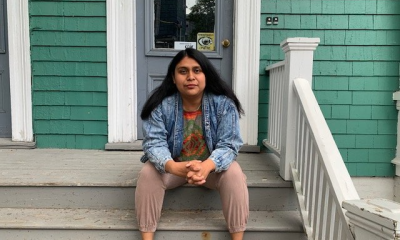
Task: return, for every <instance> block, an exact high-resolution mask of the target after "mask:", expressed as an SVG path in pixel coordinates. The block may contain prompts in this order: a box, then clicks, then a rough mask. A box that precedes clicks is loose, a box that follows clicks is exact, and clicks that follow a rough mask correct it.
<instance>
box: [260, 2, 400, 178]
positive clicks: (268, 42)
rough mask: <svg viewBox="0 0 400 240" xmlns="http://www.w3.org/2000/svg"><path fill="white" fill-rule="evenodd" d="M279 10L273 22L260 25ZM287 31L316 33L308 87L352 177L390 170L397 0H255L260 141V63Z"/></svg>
mask: <svg viewBox="0 0 400 240" xmlns="http://www.w3.org/2000/svg"><path fill="white" fill-rule="evenodd" d="M267 17H278V18H279V24H278V25H266V18H267ZM288 37H318V38H320V39H321V43H320V45H319V46H318V48H317V50H316V52H315V55H314V57H315V58H314V71H313V75H314V77H313V78H314V79H313V85H314V86H313V88H314V92H315V95H316V97H317V100H318V102H319V104H320V106H321V109H322V112H323V114H324V116H325V118H326V120H327V122H328V125H329V127H330V129H331V131H332V133H333V135H334V139H335V141H336V143H337V145H338V147H339V150H340V152H341V154H342V157H343V159H344V161H345V164H346V166H347V167H348V170H349V172H350V174H351V175H352V176H393V175H394V166H393V165H392V164H391V162H390V161H391V160H392V159H393V158H394V157H395V148H396V123H397V110H396V107H395V102H394V101H393V100H392V94H393V92H395V91H397V90H398V88H399V60H400V1H398V0H351V1H344V0H335V1H328V0H262V13H261V60H260V86H261V87H260V105H259V110H260V129H259V141H260V144H261V141H262V139H263V138H266V136H267V131H268V129H267V127H266V126H264V125H265V124H266V123H267V120H268V116H267V111H268V99H267V97H268V94H267V93H268V81H269V79H268V76H267V75H266V73H265V71H264V69H265V67H266V66H268V65H270V64H272V63H275V62H277V61H280V60H282V59H283V58H284V54H283V52H282V50H281V49H280V47H279V43H280V42H282V41H283V40H284V39H286V38H288Z"/></svg>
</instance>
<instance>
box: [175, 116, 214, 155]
mask: <svg viewBox="0 0 400 240" xmlns="http://www.w3.org/2000/svg"><path fill="white" fill-rule="evenodd" d="M183 119H184V133H183V146H182V151H181V155H180V156H179V157H178V161H181V162H183V161H191V160H195V159H196V160H206V159H207V158H208V157H209V156H210V152H209V150H208V148H207V144H206V141H205V138H204V136H203V126H202V114H201V109H200V110H197V111H194V112H186V111H184V112H183Z"/></svg>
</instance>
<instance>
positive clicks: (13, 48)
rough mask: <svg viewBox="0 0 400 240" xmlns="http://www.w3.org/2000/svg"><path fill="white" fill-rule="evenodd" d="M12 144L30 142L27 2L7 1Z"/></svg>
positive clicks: (30, 114) (29, 64)
mask: <svg viewBox="0 0 400 240" xmlns="http://www.w3.org/2000/svg"><path fill="white" fill-rule="evenodd" d="M7 15H8V18H7V21H8V49H9V64H10V95H11V128H12V140H13V141H16V142H33V129H32V94H31V78H32V75H31V58H30V39H29V10H28V0H12V1H7Z"/></svg>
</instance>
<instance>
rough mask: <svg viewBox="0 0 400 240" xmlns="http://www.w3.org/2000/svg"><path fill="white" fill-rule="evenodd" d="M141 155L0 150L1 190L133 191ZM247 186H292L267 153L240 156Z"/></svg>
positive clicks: (95, 151)
mask: <svg viewBox="0 0 400 240" xmlns="http://www.w3.org/2000/svg"><path fill="white" fill-rule="evenodd" d="M142 155H143V152H140V151H100V150H71V149H0V186H119V187H133V186H135V184H136V179H137V175H138V172H139V171H140V169H141V168H142V166H143V163H141V162H140V157H141V156H142ZM237 161H238V162H239V164H240V165H241V167H242V169H243V171H244V172H245V174H246V176H247V180H248V184H249V186H274V185H277V186H281V185H285V184H286V185H288V186H291V183H290V182H285V181H283V180H282V179H281V178H280V176H279V173H278V168H279V166H278V164H279V163H278V160H277V158H276V157H274V156H273V155H272V154H268V153H258V154H257V153H240V154H239V157H238V159H237Z"/></svg>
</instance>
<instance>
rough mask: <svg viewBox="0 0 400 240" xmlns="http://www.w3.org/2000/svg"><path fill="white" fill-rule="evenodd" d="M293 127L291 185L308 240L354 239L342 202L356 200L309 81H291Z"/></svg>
mask: <svg viewBox="0 0 400 240" xmlns="http://www.w3.org/2000/svg"><path fill="white" fill-rule="evenodd" d="M294 90H295V102H296V103H295V109H296V111H295V112H293V114H292V115H290V116H291V117H293V118H294V119H295V122H296V126H295V131H294V132H293V137H294V139H295V150H294V151H295V159H294V162H292V163H291V168H292V169H291V173H292V178H293V184H294V186H295V189H296V191H297V194H298V199H299V204H300V209H301V215H302V218H303V223H304V226H305V229H306V232H307V235H308V236H312V237H311V239H326V240H328V239H329V240H338V239H346V240H351V239H354V238H353V236H352V234H351V232H350V229H349V227H348V222H347V219H346V217H345V211H344V210H343V209H342V202H343V201H344V200H357V199H359V197H358V194H357V191H356V189H355V187H354V185H353V182H352V180H351V178H350V175H349V174H348V172H347V169H346V166H345V165H344V162H343V159H342V157H341V155H340V152H339V150H338V148H337V147H336V144H335V141H334V140H333V137H332V134H331V132H330V130H329V128H328V125H327V124H326V121H325V118H324V116H323V115H322V112H321V110H320V108H319V105H318V103H317V100H316V99H315V96H314V94H313V92H312V90H311V86H310V84H309V82H308V81H306V80H304V79H301V78H298V79H295V80H294Z"/></svg>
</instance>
